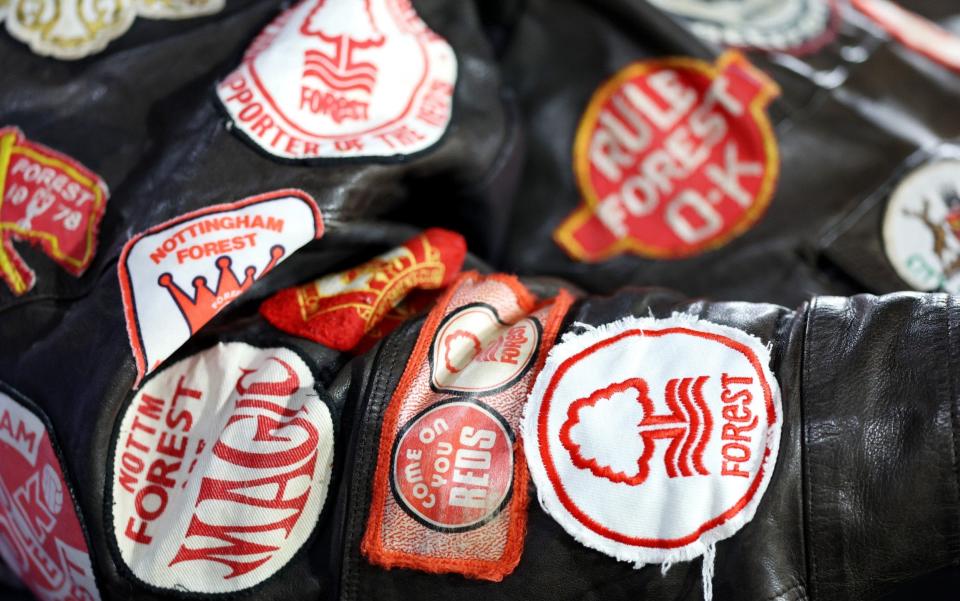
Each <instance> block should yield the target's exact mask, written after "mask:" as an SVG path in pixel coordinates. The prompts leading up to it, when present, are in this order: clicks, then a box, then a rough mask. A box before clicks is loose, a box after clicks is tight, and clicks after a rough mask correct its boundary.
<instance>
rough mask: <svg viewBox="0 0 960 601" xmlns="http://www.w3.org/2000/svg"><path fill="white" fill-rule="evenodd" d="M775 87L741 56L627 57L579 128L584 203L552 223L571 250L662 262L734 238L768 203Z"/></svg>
mask: <svg viewBox="0 0 960 601" xmlns="http://www.w3.org/2000/svg"><path fill="white" fill-rule="evenodd" d="M777 93H778V89H777V86H776V84H774V83H773V82H772V81H771V80H770V79H769V78H768V77H767V76H766V75H764V74H763V73H762V72H761V71H759V70H758V69H756V68H754V67H753V66H751V65H750V64H749V62H747V60H746V59H745V58H744V57H743V56H742V55H741V54H739V53H736V52H733V51H728V52H726V53H725V54H724V55H723V56H721V57H720V59H719V61H718V63H717V66H716V67H714V66H712V65H710V64H708V63H705V62H702V61H699V60H696V59H690V58H667V59H661V60H650V61H643V62H638V63H634V64H632V65H629V66H627V67H625V68H623V69H622V70H620V72H619V73H617V74H616V75H615V76H614V77H613V78H612V79H610V80H608V81H607V82H606V83H605V84H603V85H602V86H601V87H600V89H599V90H597V92H596V93H595V94H594V96H593V98H592V99H591V100H590V104H589V105H588V106H587V109H586V111H585V112H584V115H583V118H582V120H581V122H580V126H579V128H578V129H577V134H576V140H575V142H574V148H573V158H574V173H575V176H576V179H577V184H578V186H579V188H580V193H581V194H582V195H583V199H584V204H582V205H581V206H580V208H579V209H577V210H576V211H575V212H574V213H573V214H572V215H570V216H569V217H568V218H567V219H566V220H564V222H563V223H561V224H560V227H558V228H557V230H556V232H554V238H555V239H556V241H557V243H558V244H559V245H560V246H561V247H562V248H563V249H564V250H565V251H567V253H569V254H570V255H571V256H572V257H573V258H575V259H578V260H581V261H601V260H604V259H608V258H611V257H613V256H616V255H618V254H621V253H623V252H632V253H635V254H638V255H641V256H644V257H649V258H655V259H667V258H680V257H687V256H691V255H696V254H699V253H702V252H705V251H707V250H710V249H713V248H717V247H719V246H722V245H723V244H726V243H727V242H728V241H729V240H731V239H732V238H734V237H736V236H739V235H740V234H742V233H743V232H745V231H746V230H747V229H748V228H750V227H751V226H752V225H753V224H754V223H755V222H756V221H757V220H759V219H760V217H761V216H762V215H763V213H764V211H766V208H767V205H768V204H769V202H770V198H771V196H772V195H773V191H774V187H775V184H776V180H777V174H778V172H779V157H778V153H777V143H776V139H775V137H774V133H773V129H772V127H771V125H770V120H769V118H768V117H767V114H766V111H765V107H766V106H767V104H768V103H769V102H770V100H771V99H772V98H773V97H774V96H775V95H776V94H777Z"/></svg>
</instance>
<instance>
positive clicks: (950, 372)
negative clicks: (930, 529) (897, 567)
mask: <svg viewBox="0 0 960 601" xmlns="http://www.w3.org/2000/svg"><path fill="white" fill-rule="evenodd" d="M944 304H945V309H946V311H945V313H946V322H947V384H948V387H949V391H950V398H949V404H950V407H949V409H950V434H951V438H952V439H953V447H952V448H951V454H950V462H951V463H952V465H953V478H954V480H953V484H954V488H953V493H954V494H953V499H954V502H953V506H954V507H960V465H958V464H957V455H958V452H960V447H958V444H960V439H958V437H957V429H958V426H960V422H958V420H960V417H958V414H957V409H958V408H957V402H958V399H957V387H956V377H957V376H956V365H955V359H954V356H953V353H954V349H956V348H958V346H957V342H958V341H957V340H956V328H955V327H954V325H953V319H952V311H951V309H952V308H953V305H954V303H953V299H952V297H949V296H947V297H946V298H945V303H944ZM954 528H955V532H957V533H960V511H957V513H955V515H954ZM956 539H957V537H956V536H951V537H949V538H948V539H947V540H948V542H947V545H948V549H947V552H948V553H949V555H950V556H951V558H952V559H956V556H957V555H958V549H957V548H956V547H957V545H956V543H953V545H952V546H953V547H954V548H953V549H950V548H949V547H950V546H951V541H955V540H956Z"/></svg>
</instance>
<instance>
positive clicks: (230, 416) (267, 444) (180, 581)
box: [107, 342, 334, 594]
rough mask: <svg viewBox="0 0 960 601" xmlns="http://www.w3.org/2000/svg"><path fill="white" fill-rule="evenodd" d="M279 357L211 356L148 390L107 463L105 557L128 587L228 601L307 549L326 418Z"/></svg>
mask: <svg viewBox="0 0 960 601" xmlns="http://www.w3.org/2000/svg"><path fill="white" fill-rule="evenodd" d="M315 387H316V382H315V380H314V376H313V373H312V371H311V370H310V368H309V366H308V365H307V364H306V363H305V362H304V360H303V359H302V358H301V357H300V355H298V354H297V353H295V352H293V351H291V350H289V349H287V348H282V347H281V348H256V347H253V346H250V345H248V344H245V343H241V342H231V343H226V344H219V345H217V346H215V347H212V348H210V349H208V350H205V351H202V352H199V353H197V354H195V355H192V356H190V357H188V358H186V359H183V360H182V361H178V362H177V363H174V364H173V365H170V366H169V367H166V368H165V369H164V370H163V371H160V372H158V373H157V374H156V375H155V376H154V377H152V378H150V379H149V380H148V381H147V382H145V383H144V385H143V386H142V387H141V388H140V390H139V391H137V393H136V395H135V396H134V397H133V398H132V399H131V400H130V402H129V404H128V405H127V406H126V407H125V408H124V409H123V411H122V414H121V417H120V421H119V425H118V427H117V430H116V432H115V435H114V442H113V451H112V455H111V458H110V469H109V470H108V473H110V480H109V489H108V499H107V503H108V516H111V518H110V523H109V524H108V531H109V532H110V539H111V541H110V542H111V544H112V545H113V547H112V550H113V551H114V553H115V559H116V560H117V562H118V564H119V565H120V566H121V567H122V568H123V571H124V572H125V573H126V574H127V575H128V576H132V578H133V579H134V580H135V581H138V582H141V583H144V584H146V585H148V586H150V587H154V588H159V589H163V590H167V591H179V592H194V593H210V594H213V593H232V592H236V591H241V590H247V589H249V588H251V587H253V586H255V585H257V584H259V583H261V582H263V581H264V580H266V579H267V578H269V577H270V576H272V575H273V574H275V573H276V572H277V571H278V570H280V569H282V568H283V567H284V566H285V565H286V564H287V563H288V562H289V561H290V560H291V558H293V556H294V555H295V554H296V553H297V552H298V551H299V550H300V549H301V547H303V545H304V544H305V543H306V542H307V541H308V540H309V538H310V536H311V535H312V533H313V531H314V528H315V527H316V525H317V521H318V519H319V516H320V512H321V510H322V509H323V506H324V502H325V500H326V497H327V490H328V487H329V485H330V473H331V469H332V465H333V452H334V446H333V445H334V439H333V436H334V431H333V420H332V418H331V413H330V408H329V407H328V406H327V404H326V403H325V402H324V401H323V399H321V398H320V396H319V395H318V394H317V391H316V389H315Z"/></svg>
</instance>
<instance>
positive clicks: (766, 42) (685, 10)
mask: <svg viewBox="0 0 960 601" xmlns="http://www.w3.org/2000/svg"><path fill="white" fill-rule="evenodd" d="M651 3H652V4H654V5H656V6H658V7H659V8H661V9H663V10H665V11H667V12H669V13H671V14H673V15H676V16H677V17H680V18H681V19H682V20H683V21H684V22H685V23H687V25H688V26H689V27H690V29H691V30H692V31H693V32H694V33H696V34H697V35H698V36H700V37H701V38H703V39H705V40H707V41H710V42H713V43H715V44H724V45H727V46H736V47H740V48H755V49H758V50H778V51H789V52H794V53H804V52H812V51H814V50H816V49H817V48H819V47H822V46H823V44H824V43H826V42H827V41H828V40H829V39H830V38H831V37H832V35H831V34H832V32H831V26H832V25H833V21H834V20H835V19H836V10H835V6H834V2H833V0H753V1H751V2H711V1H709V0H651Z"/></svg>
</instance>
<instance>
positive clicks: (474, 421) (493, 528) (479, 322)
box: [362, 273, 571, 581]
mask: <svg viewBox="0 0 960 601" xmlns="http://www.w3.org/2000/svg"><path fill="white" fill-rule="evenodd" d="M570 302H571V297H570V295H568V294H567V293H566V292H561V293H560V294H559V295H558V296H557V297H555V298H553V299H551V300H549V301H546V302H538V301H537V300H536V299H535V298H534V297H533V295H531V294H530V293H529V292H528V291H527V290H526V289H525V288H524V287H523V286H522V285H521V284H520V283H519V281H517V280H516V279H515V278H513V277H510V276H502V275H492V276H480V275H478V274H476V273H468V274H465V275H464V276H463V277H462V278H461V279H460V280H459V281H458V282H457V283H456V284H454V285H453V286H452V287H451V289H450V290H449V291H448V292H447V293H446V295H445V296H444V297H443V298H442V299H441V300H440V301H438V303H437V306H436V307H434V309H433V310H432V311H431V312H430V315H429V316H428V317H427V320H426V322H425V323H424V326H423V329H422V330H421V332H420V336H419V337H418V339H417V343H416V346H415V347H414V349H413V352H412V354H411V356H410V359H409V361H408V363H407V366H406V368H405V370H404V372H403V376H402V377H401V379H400V382H399V384H398V385H397V388H396V391H395V393H394V395H393V397H392V398H391V399H390V402H389V405H388V406H387V408H386V411H385V415H384V421H383V429H382V431H381V438H380V453H379V457H378V460H377V471H376V474H375V479H374V483H373V499H372V501H371V508H370V517H369V520H368V522H367V531H366V534H365V535H364V538H363V544H362V549H363V553H364V554H365V555H366V556H367V558H368V559H369V560H370V561H371V562H372V563H374V564H377V565H380V566H384V567H387V568H391V567H405V568H413V569H417V570H423V571H427V572H434V573H443V572H451V573H458V574H463V575H464V576H468V577H472V578H481V579H484V580H493V581H499V580H501V579H503V577H504V576H506V575H507V574H509V573H510V572H511V571H513V569H514V568H515V567H516V565H517V562H518V561H519V560H520V553H521V551H522V549H523V536H524V532H525V529H526V526H525V525H526V511H527V509H526V505H527V469H526V465H525V464H524V461H523V451H522V450H521V445H520V442H519V441H518V440H517V438H516V430H517V427H518V425H519V423H520V411H521V407H522V405H523V401H524V399H525V398H526V395H527V392H528V390H529V388H530V385H531V384H532V382H533V378H534V375H535V374H536V371H537V368H538V367H539V366H540V365H542V364H543V358H544V356H545V354H546V352H547V350H549V348H550V346H551V344H552V343H553V339H554V337H555V336H556V333H557V329H558V328H559V323H560V320H561V319H562V318H563V316H564V315H565V314H566V312H567V309H568V308H569V306H570Z"/></svg>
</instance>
